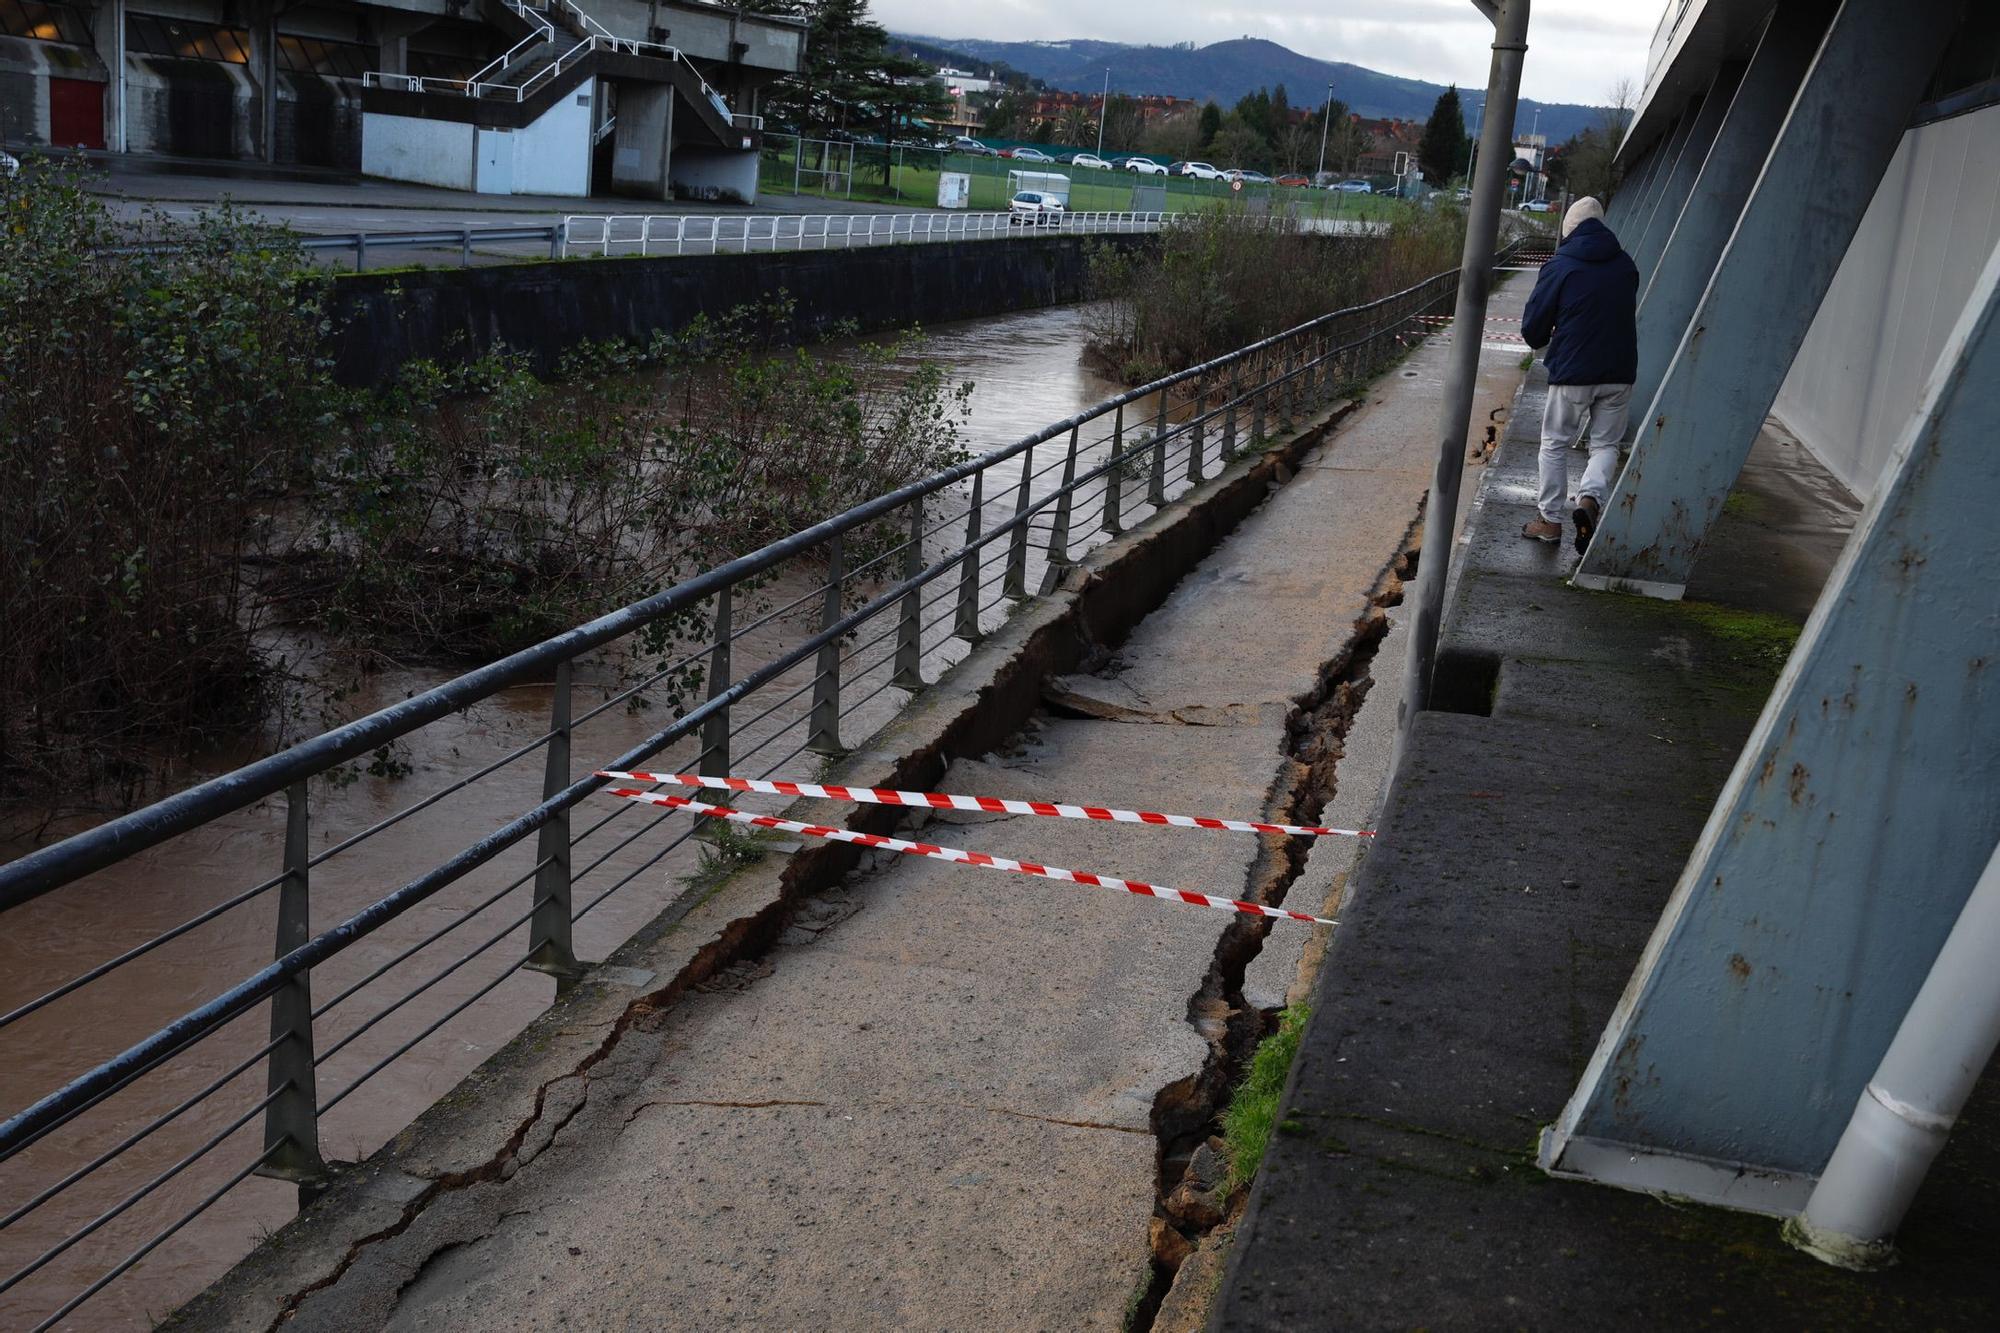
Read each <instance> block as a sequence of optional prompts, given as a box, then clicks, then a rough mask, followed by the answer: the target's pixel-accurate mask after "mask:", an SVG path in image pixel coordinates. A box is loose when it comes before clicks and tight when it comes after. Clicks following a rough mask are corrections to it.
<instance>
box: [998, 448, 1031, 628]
mask: <svg viewBox="0 0 2000 1333" xmlns="http://www.w3.org/2000/svg"><path fill="white" fill-rule="evenodd" d="M1034 475H1035V446H1034V445H1032V444H1031V445H1029V446H1028V448H1027V451H1026V452H1025V453H1023V454H1022V455H1021V484H1020V485H1018V486H1016V487H1015V488H1014V517H1015V518H1017V519H1018V518H1020V517H1021V516H1022V515H1023V514H1025V513H1027V512H1028V482H1029V479H1030V478H1031V477H1033V476H1034ZM1000 591H1001V593H1002V594H1004V595H1005V596H1008V597H1026V596H1027V595H1028V525H1027V523H1025V522H1020V523H1016V524H1015V525H1014V530H1013V531H1012V532H1010V533H1008V534H1007V573H1006V576H1005V577H1004V578H1002V579H1001V580H1000Z"/></svg>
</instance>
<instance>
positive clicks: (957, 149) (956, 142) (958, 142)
mask: <svg viewBox="0 0 2000 1333" xmlns="http://www.w3.org/2000/svg"><path fill="white" fill-rule="evenodd" d="M951 150H952V151H953V152H954V153H969V154H971V155H972V156H973V157H998V156H1000V154H999V153H998V152H997V151H995V150H994V149H991V148H988V147H987V146H986V145H985V144H983V143H981V142H979V140H977V139H975V138H973V137H972V136H971V135H969V134H961V135H959V136H958V137H956V138H954V139H953V140H952V141H951Z"/></svg>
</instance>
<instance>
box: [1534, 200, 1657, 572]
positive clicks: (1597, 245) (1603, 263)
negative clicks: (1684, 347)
mask: <svg viewBox="0 0 2000 1333" xmlns="http://www.w3.org/2000/svg"><path fill="white" fill-rule="evenodd" d="M1638 309H1639V266H1638V265H1636V264H1634V263H1633V262H1632V256H1630V255H1628V254H1626V253H1625V251H1624V250H1623V249H1622V248H1621V247H1620V246H1619V244H1618V237H1617V236H1615V235H1613V234H1612V231H1611V228H1609V227H1607V226H1605V225H1604V206H1603V205H1602V204H1599V203H1598V202H1597V200H1595V199H1592V198H1590V197H1589V196H1585V197H1584V198H1582V199H1579V200H1577V201H1576V202H1575V203H1574V204H1572V205H1571V206H1570V210H1569V212H1567V213H1565V214H1564V215H1563V223H1562V244H1560V245H1559V246H1557V247H1556V253H1555V257H1554V258H1553V259H1551V260H1549V262H1548V263H1546V264H1544V265H1542V272H1541V276H1540V277H1539V278H1537V279H1536V280H1535V290H1534V291H1533V292H1532V293H1530V294H1529V296H1528V308H1527V311H1526V312H1525V313H1524V314H1523V315H1522V317H1521V336H1522V337H1523V338H1524V339H1526V340H1527V343H1528V346H1530V347H1533V348H1537V349H1539V348H1543V347H1546V348H1548V352H1547V353H1546V354H1545V355H1544V357H1543V358H1542V359H1543V361H1544V363H1545V364H1546V365H1547V366H1548V370H1549V398H1548V404H1547V406H1546V407H1544V408H1543V409H1542V456H1541V494H1540V496H1539V497H1538V500H1537V504H1536V509H1537V510H1538V511H1539V514H1538V517H1536V518H1534V519H1532V520H1531V521H1530V522H1529V523H1528V525H1527V526H1526V527H1524V528H1522V529H1521V535H1522V536H1523V537H1530V538H1533V539H1534V540H1536V541H1544V542H1556V541H1561V540H1562V534H1563V529H1562V520H1563V508H1564V503H1563V502H1564V497H1565V493H1566V492H1567V491H1568V489H1569V449H1570V446H1571V445H1573V444H1575V443H1576V442H1577V437H1578V436H1579V435H1582V434H1584V433H1585V432H1588V436H1589V441H1590V462H1589V464H1588V465H1587V466H1585V468H1584V470H1583V481H1582V482H1581V483H1580V484H1579V485H1578V486H1577V488H1576V502H1575V505H1574V507H1573V508H1571V510H1570V518H1571V520H1572V521H1573V522H1574V523H1575V524H1576V549H1577V550H1578V551H1582V550H1583V549H1584V548H1585V547H1587V546H1589V545H1590V534H1591V533H1592V532H1595V531H1596V530H1597V519H1598V516H1599V515H1600V514H1602V513H1603V512H1604V501H1605V497H1607V496H1608V495H1610V493H1611V483H1612V481H1613V480H1615V479H1616V477H1617V474H1618V445H1619V441H1621V440H1623V439H1624V438H1625V420H1626V417H1627V415H1628V414H1629V412H1630V411H1631V407H1632V381H1633V380H1634V379H1637V378H1638V375H1639V331H1638V324H1637V321H1638Z"/></svg>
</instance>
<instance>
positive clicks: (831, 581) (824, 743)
mask: <svg viewBox="0 0 2000 1333" xmlns="http://www.w3.org/2000/svg"><path fill="white" fill-rule="evenodd" d="M845 577H846V575H845V570H844V569H843V568H842V565H841V540H840V534H839V533H837V532H836V533H835V534H833V536H831V537H829V538H828V539H827V543H826V602H825V604H824V607H823V609H822V610H821V612H820V619H819V627H820V629H821V630H822V631H824V630H827V629H831V628H832V627H833V626H834V625H836V624H838V623H839V621H840V591H841V582H842V580H843V579H844V578H845ZM806 748H807V749H808V750H811V751H812V752H814V753H815V754H840V753H841V752H842V749H843V747H842V746H841V743H840V640H839V639H837V638H836V639H833V640H830V641H829V642H827V643H825V644H822V645H821V646H820V650H819V662H818V664H817V667H816V669H815V671H814V675H813V690H812V715H811V718H810V719H809V720H808V722H807V724H806Z"/></svg>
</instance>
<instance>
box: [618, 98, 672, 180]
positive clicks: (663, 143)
mask: <svg viewBox="0 0 2000 1333" xmlns="http://www.w3.org/2000/svg"><path fill="white" fill-rule="evenodd" d="M611 134H612V151H611V188H612V191H613V192H614V193H616V194H622V195H629V196H631V197H632V198H635V199H671V198H673V186H672V182H671V168H672V164H673V156H674V90H673V87H672V85H670V84H664V83H658V84H650V83H648V84H642V83H628V84H621V85H619V88H618V123H617V125H615V126H613V127H612V130H611Z"/></svg>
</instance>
